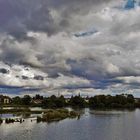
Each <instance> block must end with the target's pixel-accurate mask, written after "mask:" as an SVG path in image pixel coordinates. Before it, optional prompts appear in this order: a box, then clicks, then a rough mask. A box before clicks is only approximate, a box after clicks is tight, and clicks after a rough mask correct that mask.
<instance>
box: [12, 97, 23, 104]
mask: <svg viewBox="0 0 140 140" xmlns="http://www.w3.org/2000/svg"><path fill="white" fill-rule="evenodd" d="M12 103H13V104H16V105H20V104H22V100H21V98H20V97H19V96H16V97H14V98H13V99H12Z"/></svg>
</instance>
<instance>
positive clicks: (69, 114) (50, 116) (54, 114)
mask: <svg viewBox="0 0 140 140" xmlns="http://www.w3.org/2000/svg"><path fill="white" fill-rule="evenodd" d="M76 117H79V114H78V113H76V112H75V111H68V110H67V109H56V110H52V109H50V110H47V111H46V112H44V114H43V116H42V117H37V122H41V121H42V122H52V121H60V120H63V119H66V118H76Z"/></svg>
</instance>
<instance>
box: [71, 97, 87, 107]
mask: <svg viewBox="0 0 140 140" xmlns="http://www.w3.org/2000/svg"><path fill="white" fill-rule="evenodd" d="M69 105H70V106H72V107H79V108H83V107H85V106H86V102H85V100H84V99H83V98H82V97H81V96H80V95H79V96H74V97H73V96H72V97H71V99H70V101H69Z"/></svg>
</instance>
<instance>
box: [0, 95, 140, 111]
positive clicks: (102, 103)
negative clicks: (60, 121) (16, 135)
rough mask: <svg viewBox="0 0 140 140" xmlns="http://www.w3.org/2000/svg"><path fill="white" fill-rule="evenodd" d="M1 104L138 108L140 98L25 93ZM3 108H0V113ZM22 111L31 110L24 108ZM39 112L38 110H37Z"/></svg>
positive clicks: (53, 107)
mask: <svg viewBox="0 0 140 140" xmlns="http://www.w3.org/2000/svg"><path fill="white" fill-rule="evenodd" d="M2 106H13V107H19V108H20V107H35V106H36V107H43V108H48V109H50V108H52V109H56V108H64V107H74V108H84V107H91V108H97V109H98V108H136V107H139V108H140V99H134V97H133V95H130V94H128V95H127V94H122V95H116V96H111V95H97V96H94V97H90V98H89V97H87V98H83V97H82V96H80V95H78V96H72V97H71V98H64V96H62V95H61V96H59V97H57V96H55V95H52V96H50V97H43V96H40V95H35V96H34V97H30V96H29V95H25V96H24V97H18V96H17V97H14V98H12V102H11V103H10V104H6V105H2ZM23 111H24V109H23V110H20V109H17V110H10V112H11V113H13V112H23ZM1 112H3V110H0V113H1ZM4 112H9V110H4ZM24 112H31V111H29V110H25V111H24ZM37 112H38V113H40V112H39V111H37Z"/></svg>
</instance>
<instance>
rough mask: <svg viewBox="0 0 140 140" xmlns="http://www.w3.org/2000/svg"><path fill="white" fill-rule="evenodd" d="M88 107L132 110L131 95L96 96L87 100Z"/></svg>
mask: <svg viewBox="0 0 140 140" xmlns="http://www.w3.org/2000/svg"><path fill="white" fill-rule="evenodd" d="M89 107H92V108H134V107H135V99H134V97H133V95H124V94H122V95H116V96H110V95H107V96H105V95H98V96H94V97H91V98H90V99H89Z"/></svg>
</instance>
